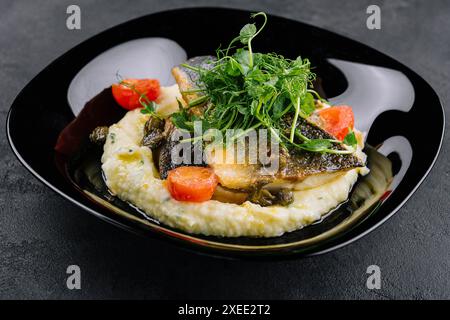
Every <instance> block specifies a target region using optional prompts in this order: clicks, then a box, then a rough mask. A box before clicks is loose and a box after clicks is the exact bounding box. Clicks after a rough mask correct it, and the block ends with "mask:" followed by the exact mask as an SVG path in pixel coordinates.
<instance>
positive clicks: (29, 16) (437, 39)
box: [0, 0, 450, 299]
mask: <svg viewBox="0 0 450 320" xmlns="http://www.w3.org/2000/svg"><path fill="white" fill-rule="evenodd" d="M72 3H76V4H78V5H80V6H81V10H82V30H80V31H68V30H67V29H66V27H65V20H66V14H65V11H66V8H67V6H68V5H69V4H72ZM371 3H373V4H378V5H379V6H380V7H381V11H382V12H381V14H382V29H381V30H378V31H370V30H368V29H367V28H366V24H365V23H366V17H367V15H366V13H365V10H366V8H367V6H368V5H369V4H371ZM205 5H208V6H212V5H217V6H226V7H228V6H230V7H237V8H246V9H251V10H265V11H267V12H269V13H273V14H277V15H281V16H284V17H288V18H293V19H298V20H300V21H304V22H307V23H310V24H313V25H316V26H319V27H324V28H326V29H329V30H332V31H335V32H338V33H340V34H343V35H345V36H349V37H351V38H353V39H356V40H359V41H361V42H363V43H365V44H368V45H370V46H372V47H375V48H377V49H379V50H380V51H382V52H384V53H387V54H389V55H391V56H392V57H394V58H396V59H398V60H400V61H402V62H404V63H405V64H406V65H408V66H410V67H411V68H412V69H413V70H415V71H417V72H418V73H419V74H420V75H422V76H423V77H424V78H425V79H426V80H427V81H429V82H430V83H431V85H432V86H433V87H434V88H435V89H436V90H437V92H438V93H439V94H440V96H441V98H442V102H443V103H444V105H447V106H448V102H449V99H450V75H449V71H450V37H449V32H450V1H444V0H442V1H359V0H358V1H356V0H355V1H332V0H328V1H295V0H292V1H275V0H273V1H269V0H260V1H237V0H226V1H206V0H204V1H192V0H191V1H175V0H164V1H149V0H146V1H145V0H142V1H111V0H101V1H88V0H77V1H72V0H70V1H67V0H63V1H48V0H39V1H31V0H27V1H25V0H20V1H17V0H0V108H1V109H0V118H1V119H0V123H1V124H2V126H3V125H4V123H5V119H6V115H7V111H8V109H9V106H10V105H11V103H12V101H13V99H14V97H15V96H16V95H17V93H18V92H19V91H20V90H21V89H22V87H24V86H25V85H26V83H27V82H28V81H29V80H31V79H32V77H33V76H34V75H36V74H37V73H38V72H39V71H40V70H41V69H43V68H44V67H45V66H46V65H48V64H49V63H50V62H51V61H52V60H53V59H55V58H56V57H58V56H59V55H61V54H62V53H64V52H65V51H67V50H68V49H70V48H71V47H73V46H74V45H76V44H78V43H79V42H81V41H82V40H85V39H87V38H89V37H91V36H93V35H95V34H96V33H98V32H99V31H102V30H105V29H107V28H109V27H111V26H114V25H116V24H119V23H121V22H125V21H127V20H129V19H132V18H135V17H138V16H141V15H144V14H147V13H151V12H156V11H160V10H164V9H170V8H179V7H183V6H205ZM211 18H213V17H211ZM167 23H170V21H168V22H167ZM55 81H58V80H57V79H55ZM48 89H49V90H51V83H50V84H49V88H48ZM424 108H426V106H424ZM446 109H447V110H448V108H446ZM30 116H32V115H30ZM424 121H433V119H427V118H426V111H425V112H424ZM447 129H448V126H447ZM424 134H426V133H425V132H424ZM449 139H450V135H447V137H446V138H445V140H444V145H443V149H442V152H441V155H440V157H439V159H438V161H437V163H436V165H435V167H434V170H432V172H431V174H430V176H429V177H428V178H427V179H426V181H425V182H424V183H423V185H422V186H421V187H420V189H419V190H418V191H417V193H416V194H415V195H414V196H413V197H412V198H411V200H410V201H408V203H407V204H406V205H405V206H404V207H403V208H402V209H401V210H400V211H399V212H398V213H397V214H396V215H395V216H394V217H393V218H391V219H390V220H389V221H388V222H387V223H385V224H384V225H383V226H382V227H380V228H379V229H377V230H376V231H375V232H373V233H371V234H370V235H368V236H367V237H365V238H363V239H362V240H360V241H357V242H356V243H354V244H351V245H349V246H347V247H345V248H343V249H340V250H338V251H336V252H333V253H330V254H327V255H325V256H320V257H314V258H308V259H304V260H294V261H288V262H286V261H285V262H240V261H228V260H219V259H215V258H209V257H204V256H199V255H194V254H191V253H187V252H184V251H181V250H179V249H177V248H175V247H172V246H170V245H167V244H165V243H160V242H156V241H150V240H146V239H142V238H139V237H137V236H134V235H132V234H129V233H126V232H124V231H122V230H120V229H118V228H116V227H113V226H111V225H109V224H106V223H104V222H102V221H100V220H98V219H97V218H94V217H93V216H90V215H89V214H87V213H86V212H84V211H82V210H81V209H79V208H77V207H75V206H74V205H72V204H71V203H69V202H67V201H65V200H63V199H62V198H60V197H59V196H57V195H56V194H54V193H53V192H51V191H50V190H49V189H47V188H46V187H44V186H43V185H42V184H41V183H39V182H38V181H37V180H36V179H35V178H33V177H32V176H31V175H30V174H29V173H28V172H27V171H26V170H25V169H24V168H23V167H22V166H21V165H20V164H19V162H18V161H17V160H16V158H15V157H14V155H13V154H12V152H11V151H10V148H9V146H8V143H7V141H6V138H5V130H4V128H3V127H2V130H1V132H0V177H1V181H0V298H39V299H42V298H69V299H72V298H163V299H165V298H273V299H278V298H279V299H295V298H308V299H316V298H325V299H329V298H338V299H341V298H368V299H374V298H382V299H391V298H412V299H417V298H450V277H449V269H450V249H449V248H450V219H449V203H450V202H449V201H450V199H449V196H448V195H449V191H450V179H449V173H450V166H449V163H448V159H449V152H450V149H449V143H448V142H449ZM70 264H77V265H79V266H80V267H81V270H82V290H80V291H70V290H68V289H66V286H65V277H66V274H65V271H66V268H67V266H68V265H70ZM371 264H377V265H379V266H380V268H381V272H382V289H381V290H375V291H370V290H368V289H367V288H366V285H365V282H366V277H367V275H366V268H367V267H368V266H369V265H371Z"/></svg>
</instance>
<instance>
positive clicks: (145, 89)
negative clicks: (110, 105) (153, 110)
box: [112, 79, 161, 110]
mask: <svg viewBox="0 0 450 320" xmlns="http://www.w3.org/2000/svg"><path fill="white" fill-rule="evenodd" d="M160 88H161V87H160V85H159V81H158V80H157V79H125V80H123V81H122V82H121V83H116V84H113V85H112V94H113V96H114V99H115V100H116V101H117V103H118V104H119V105H120V106H121V107H123V108H125V109H127V110H133V109H136V108H141V107H142V105H141V103H140V102H139V99H140V98H141V95H145V96H146V97H147V99H148V100H150V101H155V100H156V99H157V98H158V96H159V92H160ZM144 101H145V100H144Z"/></svg>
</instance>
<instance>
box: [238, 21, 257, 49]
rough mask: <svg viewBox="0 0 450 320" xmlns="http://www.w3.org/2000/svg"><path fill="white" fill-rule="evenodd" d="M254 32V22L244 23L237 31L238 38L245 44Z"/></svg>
mask: <svg viewBox="0 0 450 320" xmlns="http://www.w3.org/2000/svg"><path fill="white" fill-rule="evenodd" d="M255 34H256V26H255V24H254V23H249V24H246V25H245V26H243V27H242V29H241V32H239V40H240V41H241V43H242V44H247V43H248V41H249V40H251V39H252V38H253V37H254V36H255Z"/></svg>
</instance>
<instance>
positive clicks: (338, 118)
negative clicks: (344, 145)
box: [318, 106, 355, 141]
mask: <svg viewBox="0 0 450 320" xmlns="http://www.w3.org/2000/svg"><path fill="white" fill-rule="evenodd" d="M318 114H319V116H320V119H321V122H322V127H323V129H324V130H325V131H327V132H328V133H330V134H331V135H332V136H334V137H336V139H338V140H341V141H342V140H344V138H345V136H346V135H347V133H348V128H349V127H350V128H352V129H353V126H354V124H355V117H354V115H353V110H352V108H351V107H349V106H334V107H330V108H326V109H322V110H320V111H319V112H318Z"/></svg>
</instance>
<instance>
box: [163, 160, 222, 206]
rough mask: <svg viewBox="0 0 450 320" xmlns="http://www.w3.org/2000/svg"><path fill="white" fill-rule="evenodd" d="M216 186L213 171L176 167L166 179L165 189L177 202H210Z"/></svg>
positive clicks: (215, 177)
mask: <svg viewBox="0 0 450 320" xmlns="http://www.w3.org/2000/svg"><path fill="white" fill-rule="evenodd" d="M217 184H218V179H217V176H216V175H215V173H214V171H213V170H212V169H210V168H203V167H178V168H176V169H173V170H170V171H169V175H168V177H167V189H168V190H169V192H170V194H171V195H172V197H173V198H174V199H175V200H178V201H191V202H203V201H207V200H210V199H211V197H212V195H213V193H214V191H215V189H216V187H217Z"/></svg>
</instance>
